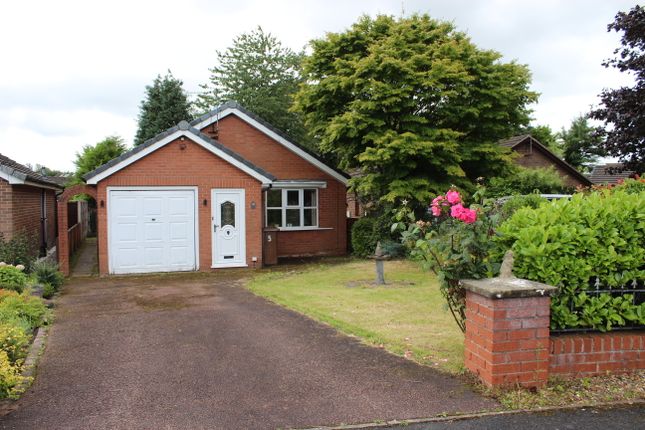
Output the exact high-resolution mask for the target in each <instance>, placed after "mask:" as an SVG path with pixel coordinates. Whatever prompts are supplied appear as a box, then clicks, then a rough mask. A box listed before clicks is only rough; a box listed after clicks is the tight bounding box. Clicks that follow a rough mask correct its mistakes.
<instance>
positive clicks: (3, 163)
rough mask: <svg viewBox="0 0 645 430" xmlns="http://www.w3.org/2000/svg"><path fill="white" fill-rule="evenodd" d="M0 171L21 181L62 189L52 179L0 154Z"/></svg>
mask: <svg viewBox="0 0 645 430" xmlns="http://www.w3.org/2000/svg"><path fill="white" fill-rule="evenodd" d="M0 170H2V171H3V172H5V173H7V174H8V175H11V176H15V177H16V178H18V179H20V180H23V181H30V182H35V183H37V184H42V185H49V186H52V187H56V188H60V189H61V190H62V189H63V188H64V187H63V186H62V185H61V184H59V183H58V182H57V181H56V180H54V178H50V177H48V176H43V175H41V174H40V173H37V172H34V171H33V170H31V169H30V168H29V167H27V166H25V165H23V164H20V163H18V162H17V161H14V160H12V159H11V158H9V157H7V156H4V155H2V154H0Z"/></svg>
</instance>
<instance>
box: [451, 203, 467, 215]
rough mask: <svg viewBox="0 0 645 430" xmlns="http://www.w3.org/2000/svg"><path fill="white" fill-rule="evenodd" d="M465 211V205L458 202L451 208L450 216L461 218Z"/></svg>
mask: <svg viewBox="0 0 645 430" xmlns="http://www.w3.org/2000/svg"><path fill="white" fill-rule="evenodd" d="M463 211H464V207H463V206H462V205H461V203H458V204H456V205H454V206H453V207H451V208H450V216H451V217H453V218H459V217H460V216H461V213H462V212H463Z"/></svg>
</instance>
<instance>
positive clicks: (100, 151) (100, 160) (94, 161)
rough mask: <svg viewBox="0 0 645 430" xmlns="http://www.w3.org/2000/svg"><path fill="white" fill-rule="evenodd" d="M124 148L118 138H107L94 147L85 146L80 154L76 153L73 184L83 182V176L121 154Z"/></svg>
mask: <svg viewBox="0 0 645 430" xmlns="http://www.w3.org/2000/svg"><path fill="white" fill-rule="evenodd" d="M125 150H126V146H125V144H124V143H123V139H122V138H120V137H119V136H108V137H106V138H105V139H103V140H102V141H100V142H98V143H97V144H96V145H85V146H83V149H82V150H81V152H77V153H76V160H75V161H74V164H75V165H76V171H75V172H74V181H73V182H74V183H81V182H83V175H84V174H86V173H88V172H91V171H92V170H94V169H96V168H97V167H99V166H100V165H102V164H105V163H107V162H108V161H110V160H111V159H113V158H116V157H118V156H119V155H121V154H123V153H124V152H125Z"/></svg>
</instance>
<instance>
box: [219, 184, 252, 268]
mask: <svg viewBox="0 0 645 430" xmlns="http://www.w3.org/2000/svg"><path fill="white" fill-rule="evenodd" d="M211 202H212V217H211V218H212V225H211V232H212V237H213V267H215V268H216V267H244V266H246V234H245V233H246V218H245V215H244V202H245V200H244V190H243V189H213V190H212V194H211Z"/></svg>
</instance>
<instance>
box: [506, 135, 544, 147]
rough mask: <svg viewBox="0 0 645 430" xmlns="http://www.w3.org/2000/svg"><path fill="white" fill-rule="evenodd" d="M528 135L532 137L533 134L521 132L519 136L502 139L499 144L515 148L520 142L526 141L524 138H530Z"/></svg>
mask: <svg viewBox="0 0 645 430" xmlns="http://www.w3.org/2000/svg"><path fill="white" fill-rule="evenodd" d="M528 137H531V135H530V134H521V135H519V136H513V137H509V138H508V139H505V140H500V141H499V144H500V145H502V146H506V147H508V148H514V147H515V146H517V145H519V144H520V143H522V142H524V140H525V139H526V138H528ZM536 140H537V139H536Z"/></svg>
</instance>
